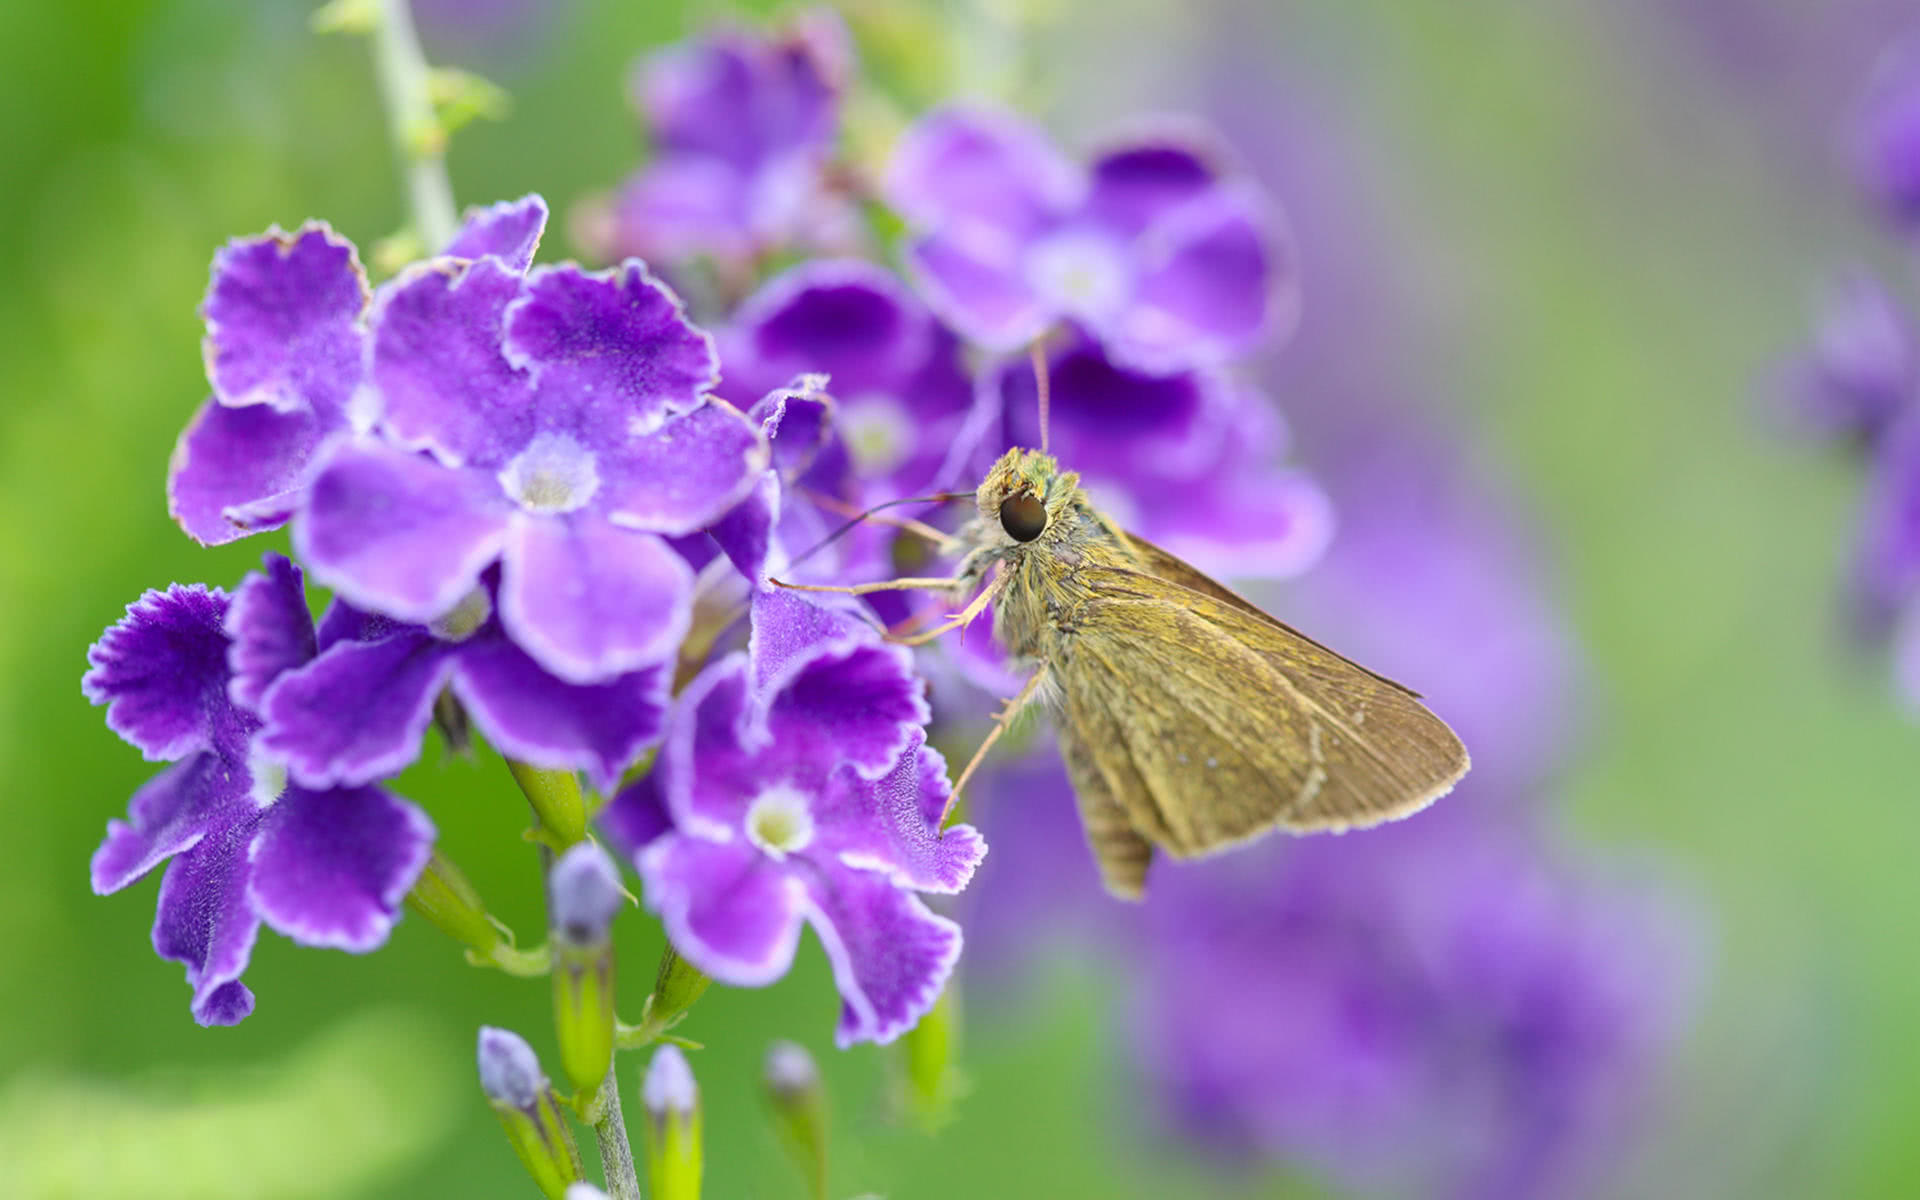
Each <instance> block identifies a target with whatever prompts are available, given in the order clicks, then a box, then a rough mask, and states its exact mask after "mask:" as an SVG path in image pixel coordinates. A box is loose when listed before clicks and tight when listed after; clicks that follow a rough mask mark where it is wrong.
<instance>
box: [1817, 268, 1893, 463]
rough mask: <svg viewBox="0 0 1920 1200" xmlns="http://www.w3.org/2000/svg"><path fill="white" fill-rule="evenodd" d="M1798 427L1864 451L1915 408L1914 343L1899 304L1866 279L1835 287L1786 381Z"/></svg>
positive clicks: (1850, 278) (1860, 275)
mask: <svg viewBox="0 0 1920 1200" xmlns="http://www.w3.org/2000/svg"><path fill="white" fill-rule="evenodd" d="M1789 386H1790V389H1791V397H1792V400H1793V401H1794V407H1795V409H1796V413H1795V415H1796V416H1797V417H1798V418H1799V422H1800V423H1801V424H1802V425H1804V426H1806V427H1807V428H1808V429H1809V430H1810V431H1811V432H1813V433H1816V434H1820V435H1824V436H1826V437H1830V438H1834V439H1843V438H1844V439H1849V440H1852V441H1856V442H1859V443H1860V444H1862V445H1868V446H1871V445H1872V444H1874V443H1875V442H1877V441H1878V440H1879V438H1880V436H1881V435H1882V434H1883V433H1884V432H1885V431H1886V428H1887V426H1888V425H1890V424H1891V423H1892V422H1893V421H1894V419H1895V418H1896V417H1898V416H1899V415H1900V414H1901V413H1902V412H1905V411H1907V410H1908V409H1910V408H1913V407H1915V406H1916V404H1920V344H1917V343H1916V341H1915V337H1914V329H1913V324H1912V322H1911V321H1910V320H1909V318H1908V316H1907V314H1906V312H1905V311H1903V310H1902V308H1901V306H1900V305H1899V303H1898V302H1897V301H1896V300H1895V299H1894V297H1893V296H1892V295H1891V294H1890V293H1889V292H1888V291H1887V289H1886V288H1885V287H1883V286H1882V285H1881V284H1880V282H1879V281H1878V280H1877V279H1875V278H1874V277H1873V276H1872V275H1870V274H1868V273H1866V272H1864V271H1855V272H1851V273H1849V274H1847V275H1845V276H1843V277H1842V278H1840V279H1839V280H1837V281H1835V283H1834V284H1833V285H1832V287H1831V288H1830V289H1829V291H1828V294H1827V296H1826V298H1825V302H1824V303H1823V304H1822V306H1821V311H1820V321H1819V325H1818V327H1817V328H1816V329H1815V331H1814V343H1813V346H1812V348H1811V349H1810V350H1808V351H1807V353H1806V354H1805V355H1804V356H1803V357H1802V359H1801V360H1800V361H1799V362H1798V363H1796V364H1795V365H1794V367H1793V369H1792V372H1791V378H1790V380H1789Z"/></svg>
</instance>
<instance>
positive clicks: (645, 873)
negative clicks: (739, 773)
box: [637, 833, 804, 987]
mask: <svg viewBox="0 0 1920 1200" xmlns="http://www.w3.org/2000/svg"><path fill="white" fill-rule="evenodd" d="M637 865H638V867H639V870H640V879H641V882H642V883H643V884H644V885H645V897H644V898H645V900H646V903H647V907H648V908H651V909H652V910H653V911H654V912H656V913H658V914H659V915H660V921H661V923H662V924H663V925H665V926H666V930H667V937H668V938H669V939H670V940H671V941H672V942H673V946H674V949H676V950H677V951H679V952H680V954H681V955H682V956H683V957H684V958H685V959H686V960H687V961H688V962H690V963H692V964H693V965H694V966H696V967H698V968H700V969H701V970H702V971H704V972H706V973H707V974H708V975H711V976H713V977H714V978H715V979H717V980H719V981H720V982H722V983H727V984H732V985H733V986H735V987H764V986H765V985H767V984H770V983H772V982H773V981H774V980H776V979H778V978H780V977H781V976H782V975H785V974H786V973H787V968H788V967H790V966H791V965H792V964H793V952H794V949H795V948H796V947H797V946H798V945H799V942H800V918H801V910H802V905H803V903H804V901H803V899H802V895H803V893H802V887H801V884H800V882H799V880H798V879H796V878H794V877H792V876H790V875H789V874H787V873H786V871H785V870H784V869H783V868H782V867H781V866H780V865H779V864H777V863H775V862H773V861H772V860H771V859H769V858H768V857H767V856H766V855H764V854H762V853H761V852H760V850H759V849H758V848H756V847H755V846H753V845H752V844H751V843H749V842H747V841H745V840H738V841H732V842H710V841H707V840H706V839H705V838H700V837H694V836H690V835H688V834H685V833H670V834H667V835H666V836H664V837H661V838H659V839H657V840H655V841H654V842H653V843H652V844H651V845H649V846H647V848H646V849H644V850H642V851H641V852H640V857H639V860H638V863H637Z"/></svg>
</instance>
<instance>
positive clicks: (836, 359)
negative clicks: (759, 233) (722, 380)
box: [721, 259, 933, 396]
mask: <svg viewBox="0 0 1920 1200" xmlns="http://www.w3.org/2000/svg"><path fill="white" fill-rule="evenodd" d="M932 337H933V324H932V321H931V319H930V318H929V316H928V314H927V311H926V309H925V308H923V307H922V306H921V304H920V302H919V301H918V300H916V299H914V297H913V295H912V293H911V292H909V291H908V290H907V289H906V287H905V285H903V284H902V283H901V281H900V280H899V279H898V278H896V277H895V276H894V274H893V273H892V272H891V271H888V270H887V269H886V268H885V267H882V266H880V265H879V264H877V263H871V262H867V261H865V260H864V259H816V260H812V261H808V262H805V263H802V264H800V265H799V266H796V267H794V268H792V269H790V270H788V271H784V272H782V273H781V274H780V275H778V276H776V277H774V278H773V279H771V280H769V281H768V282H767V283H766V284H765V285H764V286H762V287H761V288H760V290H759V291H757V292H755V293H754V294H753V295H752V296H751V297H749V298H748V299H747V300H746V301H745V302H744V303H742V304H741V305H740V307H739V309H738V310H737V311H736V312H735V313H734V317H733V323H732V326H731V328H730V329H729V331H728V333H727V334H726V335H725V336H724V337H723V338H722V340H721V345H722V351H721V362H722V363H723V364H724V366H725V370H726V387H727V388H729V389H731V391H732V394H735V395H736V396H737V395H762V394H764V393H766V392H770V391H772V390H774V389H775V388H779V387H781V386H782V385H785V384H786V383H787V381H789V380H791V379H793V378H794V377H795V376H797V375H802V374H808V373H818V374H824V375H826V376H828V377H829V378H830V379H831V380H832V384H833V388H834V390H835V391H836V392H838V393H840V394H841V395H845V396H854V395H858V394H861V393H864V392H871V391H885V392H891V391H893V390H894V389H895V387H896V386H897V384H898V383H899V381H900V380H902V379H903V378H904V377H905V376H907V375H908V374H910V373H911V372H912V371H913V370H914V369H915V368H917V367H918V366H919V365H920V364H921V363H922V362H924V361H925V360H926V357H927V355H928V353H929V351H930V350H931V348H932Z"/></svg>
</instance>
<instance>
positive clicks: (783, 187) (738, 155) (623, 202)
mask: <svg viewBox="0 0 1920 1200" xmlns="http://www.w3.org/2000/svg"><path fill="white" fill-rule="evenodd" d="M851 70H852V47H851V44H850V42H849V40H848V37H847V32H846V28H845V26H844V25H842V24H841V21H840V18H839V17H838V16H837V15H836V14H835V13H833V12H832V11H831V10H829V9H824V8H821V9H809V10H806V11H804V12H802V13H799V14H798V15H796V16H795V17H794V18H793V19H792V20H790V21H789V23H788V24H787V26H786V27H785V28H784V29H782V30H781V31H780V32H778V33H777V34H774V35H772V36H766V35H763V34H760V33H758V32H755V31H750V30H746V29H739V28H731V27H723V28H720V29H715V30H711V31H709V32H707V33H706V34H704V35H703V36H702V37H700V38H697V39H694V40H692V41H688V42H684V43H681V44H679V45H677V46H674V47H671V48H670V49H667V50H664V51H662V52H660V53H658V54H656V55H654V56H653V57H651V58H649V59H647V60H646V61H645V62H644V63H643V64H642V65H641V67H640V69H639V71H638V72H637V73H636V75H635V78H634V84H633V99H634V104H635V107H636V108H638V109H639V111H640V113H641V115H642V116H643V117H644V118H645V119H646V121H647V123H648V125H649V126H650V128H651V129H652V132H653V143H654V157H653V160H652V161H651V162H649V163H648V164H647V165H646V166H645V167H644V168H642V169H641V170H640V171H639V172H637V173H636V174H634V175H633V177H632V178H630V179H629V180H628V181H627V182H626V184H625V185H623V186H622V188H621V190H620V193H619V195H618V197H617V198H616V199H615V201H614V207H613V212H612V214H611V223H612V227H611V229H610V231H609V233H608V237H609V239H610V245H609V246H608V247H606V249H607V250H608V251H609V253H610V255H615V256H617V255H624V254H638V255H641V256H643V257H645V258H648V259H650V260H655V261H659V262H677V261H680V260H684V259H686V258H689V257H691V256H693V255H696V254H707V255H712V256H713V257H715V258H718V259H722V260H727V261H734V262H743V261H747V260H750V259H752V258H754V257H755V256H757V255H759V254H761V253H764V252H765V251H767V250H769V249H773V248H776V247H781V246H809V247H822V246H837V245H843V244H845V243H846V242H847V240H848V237H849V231H850V229H851V227H852V222H853V214H852V212H851V210H850V208H849V207H848V206H847V205H846V203H845V201H843V200H841V199H840V198H838V197H836V196H834V195H832V194H831V193H830V192H829V191H828V189H827V188H826V186H825V181H824V169H825V167H826V164H827V160H828V159H829V157H830V156H831V154H832V152H833V143H834V139H835V137H836V135H837V133H838V129H839V101H840V93H841V91H842V89H843V88H844V87H845V86H846V81H847V76H848V74H849V73H850V71H851Z"/></svg>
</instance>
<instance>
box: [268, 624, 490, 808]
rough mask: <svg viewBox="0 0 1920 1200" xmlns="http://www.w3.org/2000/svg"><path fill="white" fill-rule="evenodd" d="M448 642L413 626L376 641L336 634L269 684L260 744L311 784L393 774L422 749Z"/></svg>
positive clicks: (446, 672) (445, 668)
mask: <svg viewBox="0 0 1920 1200" xmlns="http://www.w3.org/2000/svg"><path fill="white" fill-rule="evenodd" d="M452 650H453V647H452V645H451V644H449V643H446V642H442V641H439V640H438V639H436V638H434V637H433V636H432V635H431V634H429V633H428V632H427V631H426V630H424V629H421V628H417V627H410V626H401V627H398V628H397V629H396V630H395V631H394V632H392V633H391V634H389V635H388V636H386V637H384V638H381V639H380V640H378V641H369V642H356V641H341V642H335V643H334V644H333V645H331V646H329V647H327V649H326V650H324V651H322V652H321V654H320V656H319V657H318V658H316V659H314V660H313V661H312V662H310V663H308V664H307V665H306V666H304V667H301V668H300V669H298V670H295V671H290V672H288V673H287V674H285V675H282V676H281V677H280V678H279V679H278V680H277V681H276V682H275V683H274V684H273V686H272V687H270V688H268V689H267V691H266V695H265V698H264V700H263V702H262V704H261V706H260V707H261V715H262V716H263V717H264V718H265V720H266V726H265V728H263V729H262V730H261V731H260V746H261V748H262V749H263V750H264V751H265V752H266V753H267V755H268V756H269V757H271V758H273V759H274V760H276V761H279V762H284V763H285V764H286V766H287V773H288V774H289V775H291V776H292V777H293V778H294V779H295V780H296V781H297V782H299V783H300V784H302V785H304V786H306V787H309V788H326V787H332V786H334V785H336V784H346V785H357V784H362V783H366V782H369V781H370V780H375V779H382V778H385V777H386V776H388V775H393V774H397V773H398V772H399V771H400V770H402V769H403V768H405V767H406V766H407V765H408V764H409V763H411V762H413V760H414V759H416V758H418V757H420V746H421V742H422V740H423V739H424V738H425V737H426V732H427V726H428V725H430V724H431V723H432V721H433V702H434V698H435V697H437V696H438V695H439V694H440V689H441V688H442V687H444V686H446V682H447V678H448V677H449V676H450V675H451V674H452V673H453V663H452V660H451V655H452Z"/></svg>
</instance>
